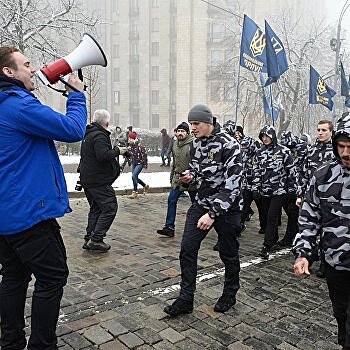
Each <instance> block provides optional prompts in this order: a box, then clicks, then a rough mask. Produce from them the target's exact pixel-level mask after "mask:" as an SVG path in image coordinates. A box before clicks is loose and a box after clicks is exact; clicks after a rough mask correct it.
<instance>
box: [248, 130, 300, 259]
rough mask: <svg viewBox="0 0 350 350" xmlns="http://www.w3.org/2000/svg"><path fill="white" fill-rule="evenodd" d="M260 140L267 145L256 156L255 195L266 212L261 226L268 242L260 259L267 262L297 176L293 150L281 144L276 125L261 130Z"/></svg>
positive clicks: (256, 200) (253, 190) (254, 171)
mask: <svg viewBox="0 0 350 350" xmlns="http://www.w3.org/2000/svg"><path fill="white" fill-rule="evenodd" d="M259 139H260V140H261V141H262V143H263V145H262V146H261V148H260V149H258V150H257V151H256V154H255V157H254V164H253V182H252V192H253V198H254V200H255V202H256V203H257V205H258V206H259V208H260V209H261V211H262V213H261V216H260V219H261V220H263V221H262V222H260V227H261V228H262V229H263V231H264V243H263V246H262V249H261V251H260V256H261V257H262V258H264V259H267V258H268V257H269V252H270V250H271V248H272V247H273V246H274V245H275V244H276V243H277V242H278V221H279V218H280V215H281V209H282V205H283V203H284V202H285V200H286V197H287V196H288V194H292V193H294V192H295V188H296V179H295V177H296V174H295V172H294V171H295V169H294V168H293V159H292V156H291V154H290V151H289V150H288V149H287V148H286V147H284V146H281V145H279V144H278V143H277V137H276V130H275V128H274V127H273V126H272V125H265V126H264V127H263V128H262V129H261V131H260V133H259Z"/></svg>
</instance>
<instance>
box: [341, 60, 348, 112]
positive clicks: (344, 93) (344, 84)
mask: <svg viewBox="0 0 350 350" xmlns="http://www.w3.org/2000/svg"><path fill="white" fill-rule="evenodd" d="M340 80H341V91H340V94H341V96H345V106H346V107H350V87H349V82H348V80H347V79H346V76H345V70H344V66H343V62H342V61H340Z"/></svg>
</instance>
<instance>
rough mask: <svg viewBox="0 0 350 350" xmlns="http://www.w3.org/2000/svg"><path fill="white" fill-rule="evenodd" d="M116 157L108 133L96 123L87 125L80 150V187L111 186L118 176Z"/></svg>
mask: <svg viewBox="0 0 350 350" xmlns="http://www.w3.org/2000/svg"><path fill="white" fill-rule="evenodd" d="M118 156H119V149H118V148H112V145H111V140H110V132H109V131H108V130H106V129H105V128H104V127H103V126H101V125H99V124H97V123H91V124H89V125H88V126H87V127H86V133H85V136H84V139H83V141H82V143H81V150H80V182H81V184H82V186H83V187H84V188H89V187H96V186H102V185H112V183H113V182H114V181H115V180H116V178H117V177H118V176H119V174H120V169H119V163H118V161H117V159H116V157H118Z"/></svg>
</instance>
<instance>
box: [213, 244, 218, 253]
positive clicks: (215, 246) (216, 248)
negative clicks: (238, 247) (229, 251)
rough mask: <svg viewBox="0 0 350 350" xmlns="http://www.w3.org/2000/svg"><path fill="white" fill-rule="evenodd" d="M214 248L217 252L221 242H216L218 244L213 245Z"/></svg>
mask: <svg viewBox="0 0 350 350" xmlns="http://www.w3.org/2000/svg"><path fill="white" fill-rule="evenodd" d="M213 250H215V251H216V252H218V251H219V242H216V244H215V245H214V247H213Z"/></svg>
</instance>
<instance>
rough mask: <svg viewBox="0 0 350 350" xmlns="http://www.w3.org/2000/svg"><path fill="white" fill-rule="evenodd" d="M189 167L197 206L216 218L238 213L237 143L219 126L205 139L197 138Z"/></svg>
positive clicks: (239, 184) (238, 147)
mask: <svg viewBox="0 0 350 350" xmlns="http://www.w3.org/2000/svg"><path fill="white" fill-rule="evenodd" d="M192 145H193V147H192V149H191V161H190V164H189V169H190V173H191V175H192V176H193V182H195V183H196V186H197V190H198V192H197V195H196V202H197V203H198V204H199V205H200V206H201V207H203V208H205V209H208V211H209V212H210V213H213V214H214V215H215V216H219V215H220V214H223V213H225V212H227V211H228V210H229V209H232V208H233V209H237V210H239V209H240V204H241V203H240V202H241V181H242V161H241V152H240V146H239V144H238V142H237V141H236V140H235V139H234V138H233V137H232V136H230V135H229V134H228V133H226V132H224V131H223V130H221V128H220V126H219V124H218V123H217V124H216V125H215V128H214V131H213V132H212V134H210V135H209V136H208V137H200V138H196V139H195V140H194V141H193V144H192Z"/></svg>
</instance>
